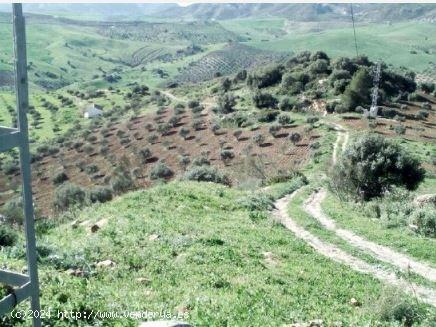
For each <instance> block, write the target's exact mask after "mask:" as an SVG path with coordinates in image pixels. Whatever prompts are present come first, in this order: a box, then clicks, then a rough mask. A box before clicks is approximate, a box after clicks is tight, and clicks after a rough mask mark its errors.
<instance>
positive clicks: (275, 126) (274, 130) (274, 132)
mask: <svg viewBox="0 0 436 327" xmlns="http://www.w3.org/2000/svg"><path fill="white" fill-rule="evenodd" d="M281 129H282V126H280V125H279V124H273V125H271V126H270V127H269V129H268V131H269V132H270V134H271V135H272V136H274V137H276V136H277V133H278V132H280V130H281Z"/></svg>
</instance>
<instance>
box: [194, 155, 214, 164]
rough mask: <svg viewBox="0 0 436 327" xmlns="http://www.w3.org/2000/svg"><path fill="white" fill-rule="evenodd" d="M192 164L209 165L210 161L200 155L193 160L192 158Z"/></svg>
mask: <svg viewBox="0 0 436 327" xmlns="http://www.w3.org/2000/svg"><path fill="white" fill-rule="evenodd" d="M192 165H193V166H204V165H207V166H209V165H210V161H209V159H207V158H206V157H205V156H200V157H198V158H195V159H194V160H192Z"/></svg>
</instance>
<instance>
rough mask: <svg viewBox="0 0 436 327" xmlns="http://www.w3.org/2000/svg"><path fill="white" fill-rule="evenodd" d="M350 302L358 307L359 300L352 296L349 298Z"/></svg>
mask: <svg viewBox="0 0 436 327" xmlns="http://www.w3.org/2000/svg"><path fill="white" fill-rule="evenodd" d="M350 304H351V305H352V306H353V307H360V305H361V304H360V302H359V301H358V300H356V299H355V298H354V297H352V298H351V300H350Z"/></svg>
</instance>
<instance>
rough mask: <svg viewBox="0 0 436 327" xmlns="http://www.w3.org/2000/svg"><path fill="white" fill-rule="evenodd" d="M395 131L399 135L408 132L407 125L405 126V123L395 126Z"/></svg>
mask: <svg viewBox="0 0 436 327" xmlns="http://www.w3.org/2000/svg"><path fill="white" fill-rule="evenodd" d="M394 131H395V133H396V134H398V135H403V134H405V133H406V127H404V126H403V125H396V126H395V127H394Z"/></svg>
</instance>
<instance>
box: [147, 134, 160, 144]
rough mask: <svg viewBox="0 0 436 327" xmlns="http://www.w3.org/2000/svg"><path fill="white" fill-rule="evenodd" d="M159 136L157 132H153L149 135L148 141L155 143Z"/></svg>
mask: <svg viewBox="0 0 436 327" xmlns="http://www.w3.org/2000/svg"><path fill="white" fill-rule="evenodd" d="M158 138H159V137H158V136H157V135H156V134H151V135H149V136H148V137H147V141H148V143H150V144H154V143H156V141H157V140H158Z"/></svg>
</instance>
